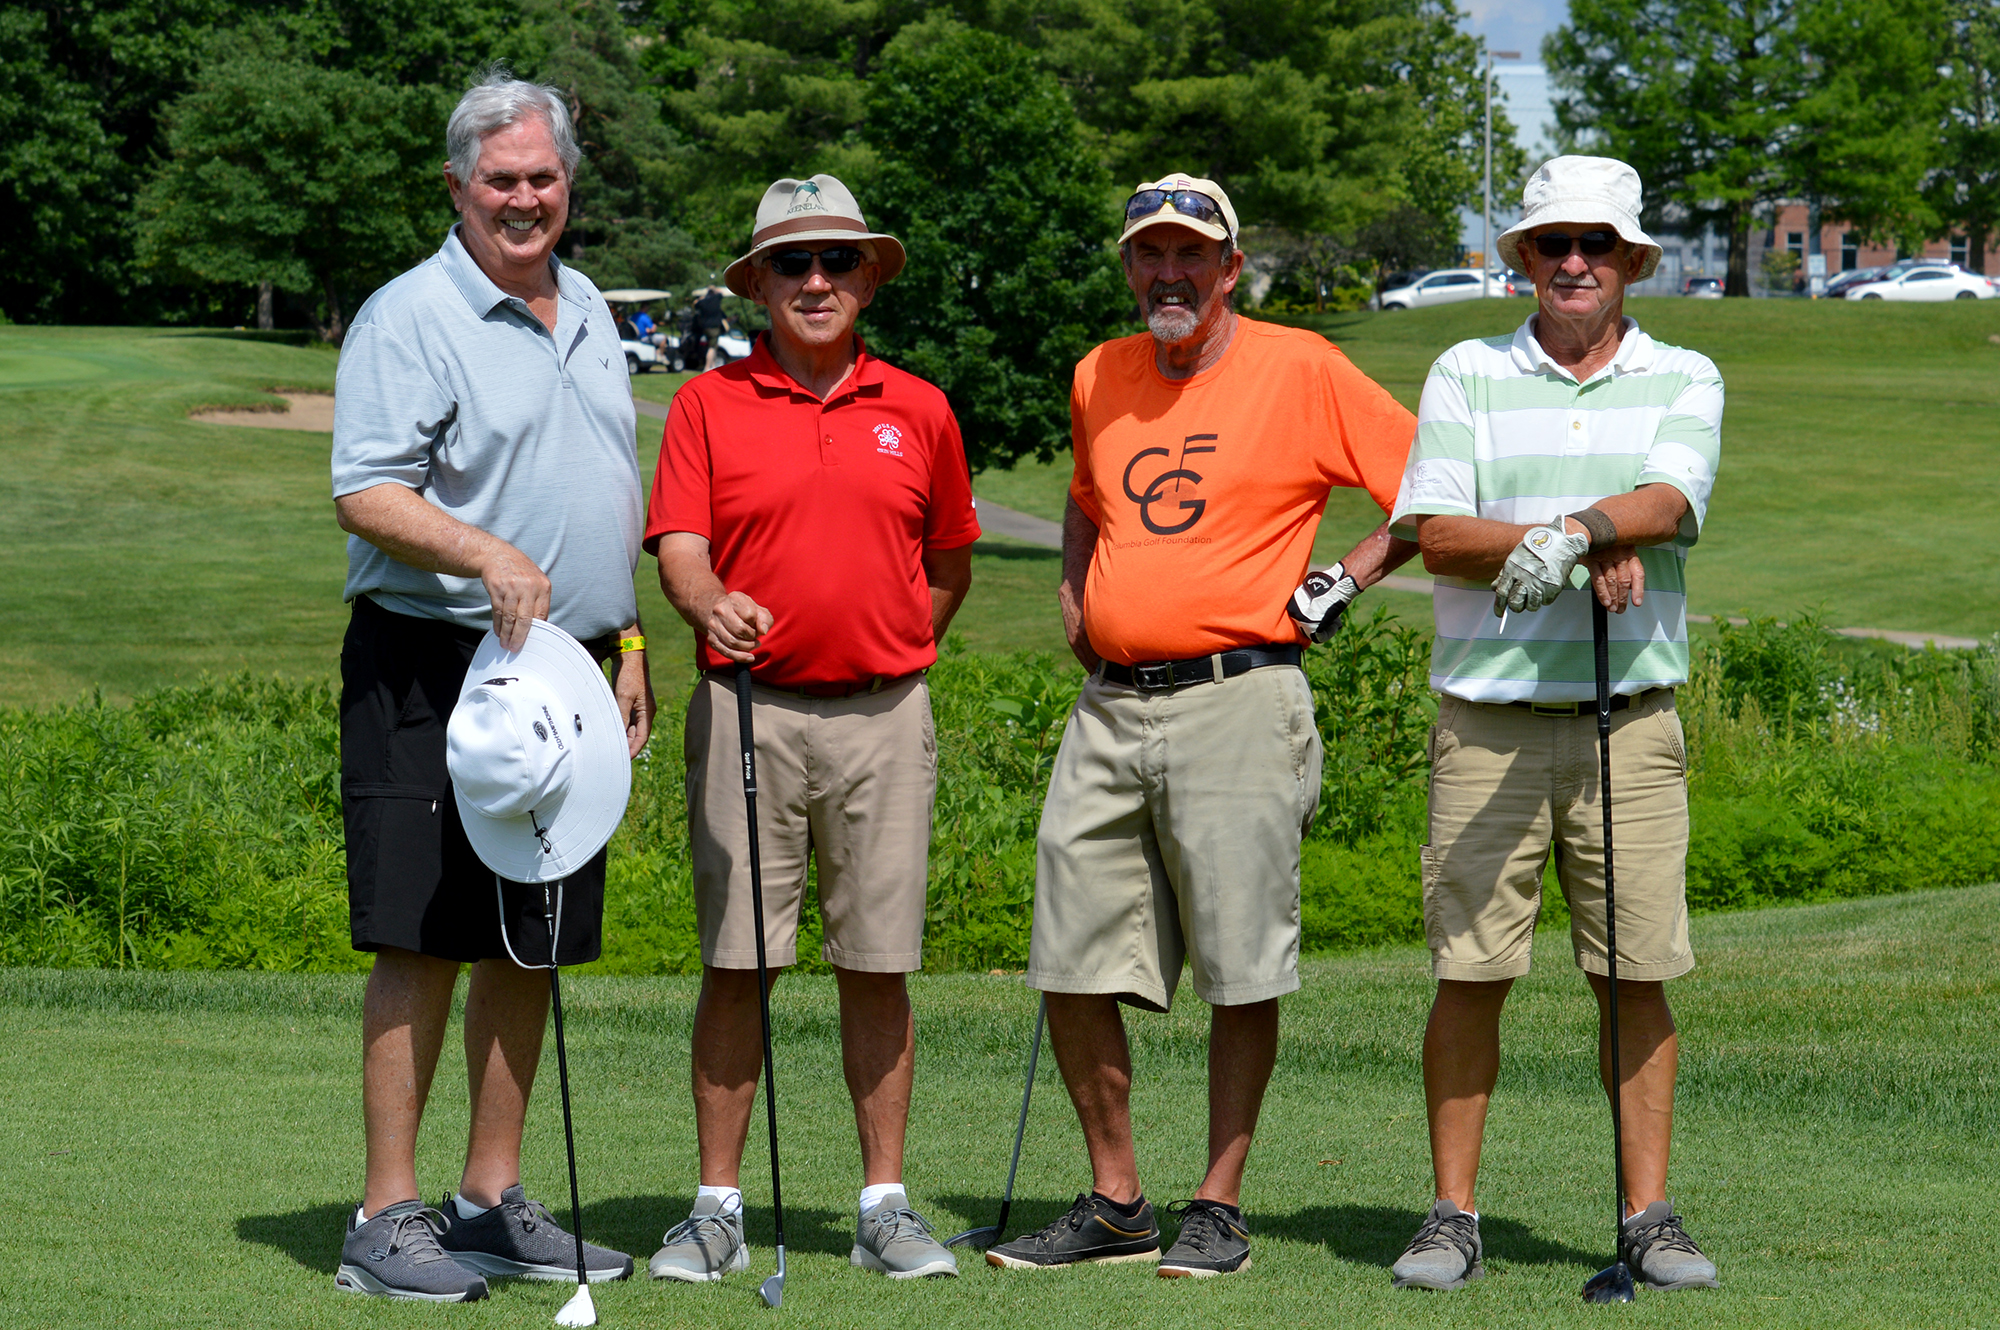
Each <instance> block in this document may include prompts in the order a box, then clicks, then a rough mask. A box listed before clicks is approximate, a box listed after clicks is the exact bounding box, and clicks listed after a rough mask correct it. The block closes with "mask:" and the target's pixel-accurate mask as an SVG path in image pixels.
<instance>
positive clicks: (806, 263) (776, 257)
mask: <svg viewBox="0 0 2000 1330" xmlns="http://www.w3.org/2000/svg"><path fill="white" fill-rule="evenodd" d="M867 257H868V256H867V255H866V254H863V253H862V252H861V251H860V250H859V249H857V248H855V247H854V246H853V245H835V246H834V247H833V248H831V249H822V250H819V251H817V252H815V251H813V250H810V249H781V250H779V251H778V252H777V253H775V254H772V255H771V256H770V257H769V258H767V259H766V260H765V262H766V263H768V264H770V265H771V271H772V272H774V273H776V274H778V276H780V277H803V276H805V275H806V274H807V273H809V272H811V271H812V266H813V260H814V259H818V260H819V266H820V267H821V268H822V269H824V270H825V271H826V272H827V273H828V274H833V273H843V272H853V271H854V270H855V269H856V268H859V267H860V266H861V262H862V260H863V259H865V258H867Z"/></svg>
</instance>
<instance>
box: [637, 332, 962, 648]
mask: <svg viewBox="0 0 2000 1330" xmlns="http://www.w3.org/2000/svg"><path fill="white" fill-rule="evenodd" d="M855 340H856V344H857V345H858V346H860V339H859V338H856V339H855ZM670 531H686V532H689V533H691V534H693V535H697V536H701V537H703V538H705V539H706V540H707V541H708V545H709V562H710V565H711V566H712V567H713V568H714V569H715V574H716V576H717V577H719V578H721V579H722V584H723V585H724V586H726V587H728V588H729V589H730V590H731V591H741V592H744V593H745V594H747V595H748V596H749V597H750V598H751V599H752V600H754V601H756V602H757V603H758V604H759V605H762V606H763V607H764V608H766V609H768V610H770V611H771V617H772V619H773V621H774V622H773V623H772V625H771V631H770V632H769V633H767V634H766V635H765V636H764V639H763V641H762V643H761V644H760V645H759V646H758V648H757V662H756V677H757V681H758V682H759V683H765V684H770V685H772V686H774V687H778V688H805V687H816V686H822V685H825V686H838V685H844V684H853V683H856V682H859V681H861V680H865V679H868V678H871V677H872V676H874V675H878V674H882V675H891V676H894V675H902V674H909V673H911V672H913V671H916V670H921V669H924V668H925V667H927V666H929V665H931V664H933V663H934V662H935V661H936V660H937V644H936V643H935V642H933V641H932V640H931V595H930V586H929V583H927V582H926V581H925V580H924V565H923V553H924V551H925V550H926V549H947V550H948V549H957V548H959V547H961V546H965V545H970V544H971V543H972V542H973V541H975V540H977V539H979V522H978V520H977V519H976V518H975V517H974V516H973V513H972V479H971V476H970V475H969V473H968V472H967V470H966V465H965V445H964V443H963V442H962V441H961V440H960V438H959V434H958V421H957V420H956V419H954V418H953V416H952V414H951V408H950V407H949V406H948V405H946V403H945V397H944V394H943V393H942V392H939V391H938V390H937V389H936V388H934V387H932V386H931V385H930V384H928V383H926V382H924V381H923V380H922V379H919V378H917V377H916V376H915V375H913V374H906V373H904V372H903V371H902V370H899V369H897V368H895V367H894V366H893V365H888V364H884V363H883V362H882V361H880V360H877V359H876V358H875V357H873V356H871V355H869V354H868V349H867V347H866V346H860V358H859V360H858V361H857V362H856V364H855V366H854V372H853V373H852V374H850V375H848V376H847V381H846V382H844V383H842V384H841V385H840V387H839V388H837V389H835V390H834V393H833V396H832V397H830V398H829V399H827V400H826V401H824V402H822V401H820V400H819V399H818V398H817V397H814V396H813V395H812V394H811V393H809V392H807V391H806V390H805V389H804V388H802V387H800V386H799V384H798V383H797V382H796V381H795V380H793V378H792V377H791V375H789V374H787V373H785V372H784V370H782V369H780V368H778V362H777V361H776V360H774V359H773V358H772V356H771V353H770V350H769V349H768V348H767V347H766V346H765V343H764V339H763V338H762V337H759V338H758V339H757V345H756V346H755V347H754V348H753V349H752V350H751V352H750V354H749V356H748V357H747V358H745V359H743V360H739V361H737V362H736V363H734V364H731V365H727V366H724V367H723V368H721V369H717V370H712V371H710V372H709V373H707V374H703V375H700V376H699V377H697V378H695V379H693V380H691V381H690V382H688V383H687V384H686V385H685V386H684V387H682V389H681V390H680V391H679V392H678V393H676V394H675V395H674V401H673V405H672V407H670V408H669V409H668V412H667V428H666V434H665V437H664V438H663V439H662V440H661V442H660V465H659V469H658V470H657V471H655V472H654V473H653V497H652V502H651V503H650V504H649V505H648V507H647V511H646V548H647V549H648V550H650V551H652V552H653V553H655V554H657V553H658V552H659V548H660V537H661V536H663V535H666V534H667V533H668V532H670ZM695 650H696V653H697V656H698V658H699V660H700V663H701V667H702V668H703V669H726V668H728V667H729V665H730V662H729V661H727V660H725V659H724V658H723V657H721V656H719V655H717V654H716V653H715V652H714V651H712V650H710V649H709V646H708V643H707V640H706V634H703V633H696V634H695Z"/></svg>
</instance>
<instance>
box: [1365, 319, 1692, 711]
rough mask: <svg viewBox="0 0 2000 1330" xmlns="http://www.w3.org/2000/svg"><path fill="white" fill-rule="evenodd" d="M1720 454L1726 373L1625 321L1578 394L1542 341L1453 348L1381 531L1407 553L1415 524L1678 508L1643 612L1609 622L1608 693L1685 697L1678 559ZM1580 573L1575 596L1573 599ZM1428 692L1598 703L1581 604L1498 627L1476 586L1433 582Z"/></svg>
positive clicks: (1649, 562)
mask: <svg viewBox="0 0 2000 1330" xmlns="http://www.w3.org/2000/svg"><path fill="white" fill-rule="evenodd" d="M1721 455H1722V375H1721V373H1720V372H1719V371H1717V369H1716V368H1715V364H1714V362H1712V361H1710V360H1709V359H1708V357H1706V356H1704V355H1700V354H1698V353H1696V352H1694V351H1686V350H1682V349H1681V348H1680V347H1677V346H1667V345H1665V344H1664V343H1661V342H1656V341H1654V340H1653V339H1652V338H1650V337H1648V336H1647V335H1646V334H1645V333H1643V332H1640V331H1639V325H1638V324H1637V323H1635V322H1634V321H1633V320H1631V319H1629V318H1628V319H1626V320H1625V335H1624V338H1623V340H1622V341H1621V342H1620V343H1619V346H1618V354H1617V355H1616V356H1615V357H1613V358H1612V361H1611V363H1610V364H1609V365H1607V366H1605V367H1604V368H1603V369H1601V370H1599V371H1598V372H1597V373H1595V374H1593V375H1591V376H1590V378H1589V379H1587V380H1585V381H1584V382H1582V383H1578V382H1577V380H1576V377H1575V376H1574V375H1573V374H1571V373H1570V372H1569V371H1568V370H1566V369H1564V368H1562V367H1561V366H1560V365H1558V364H1556V363H1555V361H1554V360H1552V359H1550V358H1549V356H1548V353H1547V352H1545V351H1543V350H1542V347H1541V344H1540V343H1538V342H1537V341H1536V340H1535V335H1534V316H1532V315H1531V316H1529V318H1528V320H1527V321H1526V322H1524V323H1522V325H1521V326H1520V327H1519V328H1518V329H1516V330H1515V332H1514V335H1513V336H1512V337H1489V338H1484V339H1481V340H1478V341H1471V342H1460V343H1459V344H1458V345H1457V346H1454V347H1452V348H1451V349H1450V350H1449V351H1447V352H1445V353H1444V354H1443V355H1442V356H1439V357H1438V359H1437V363H1436V364H1434V365H1432V366H1431V372H1430V377H1429V379H1428V380H1427V381H1426V382H1425V384H1424V395H1423V401H1422V403H1421V404H1420V405H1419V406H1418V408H1417V441H1416V443H1415V445H1414V446H1412V447H1411V449H1410V460H1409V462H1408V463H1407V464H1406V466H1405V467H1404V471H1403V487H1402V490H1401V491H1400V492H1399V493H1398V494H1397V496H1396V507H1395V510H1394V512H1393V513H1392V514H1391V517H1390V522H1391V524H1392V528H1393V530H1394V532H1395V534H1396V535H1398V536H1401V537H1403V538H1404V539H1405V540H1414V539H1416V524H1415V523H1414V522H1412V521H1411V520H1410V519H1411V518H1413V517H1416V516H1420V515H1423V514H1433V513H1437V514H1455V515H1458V516H1463V517H1485V518H1491V519H1492V520H1494V521H1498V522H1514V523H1534V522H1546V521H1548V520H1549V519H1550V518H1553V517H1558V516H1560V515H1562V514H1564V513H1572V512H1575V511H1576V510H1578V509H1579V508H1587V507H1589V506H1590V505H1591V504H1593V503H1595V502H1596V501H1597V500H1599V499H1602V498H1605V497H1606V496H1608V495H1612V494H1624V493H1628V492H1629V491H1631V490H1635V489H1637V488H1638V487H1639V486H1641V485H1649V484H1653V483H1655V482H1659V483H1664V484H1668V485H1672V486H1673V487H1674V488H1675V489H1677V490H1679V491H1680V492H1681V493H1682V494H1685V495H1686V496H1687V500H1688V513H1687V516H1686V517H1684V518H1683V519H1682V520H1681V529H1680V532H1679V534H1678V535H1677V536H1676V537H1675V538H1674V540H1673V541H1671V542H1669V543H1666V544H1661V545H1653V546H1648V547H1646V548H1644V549H1641V550H1640V551H1639V558H1640V560H1641V562H1642V563H1643V564H1644V565H1645V570H1646V603H1645V604H1644V605H1635V606H1631V607H1629V608H1627V609H1626V611H1625V613H1623V614H1614V615H1612V616H1611V678H1612V685H1611V688H1612V691H1613V692H1614V693H1637V692H1642V691H1644V690H1645V689H1648V688H1657V687H1659V686H1661V685H1663V684H1678V683H1684V682H1686V680H1687V672H1688V638H1687V574H1686V565H1687V552H1688V549H1689V547H1690V546H1692V545H1693V544H1694V543H1695V541H1696V539H1697V538H1699V536H1700V534H1701V522H1702V517H1703V516H1704V514H1706V512H1707V511H1708V495H1709V491H1710V489H1711V488H1712V487H1713V486H1714V484H1715V471H1716V467H1717V466H1718V465H1719V464H1720V461H1721ZM1582 580H1583V579H1582V575H1581V573H1580V572H1579V574H1578V575H1577V577H1576V578H1575V579H1573V585H1580V584H1581V582H1582ZM1435 604H1436V609H1435V613H1436V616H1437V641H1436V644H1435V645H1434V646H1433V648H1432V650H1431V687H1433V688H1435V689H1437V690H1438V691H1439V692H1443V693H1449V694H1451V695H1452V696H1453V697H1461V698H1464V699H1466V700H1467V701H1471V702H1520V701H1531V702H1583V701H1588V700H1590V699H1591V698H1594V697H1595V696H1596V695H1597V689H1596V684H1595V678H1596V670H1595V666H1594V664H1593V661H1592V650H1591V636H1590V600H1589V592H1588V591H1587V590H1575V591H1568V592H1565V593H1563V595H1562V596H1560V597H1558V598H1557V600H1556V602H1555V604H1553V605H1550V606H1548V607H1546V608H1544V609H1542V610H1539V611H1537V612H1535V613H1532V614H1511V613H1510V614H1509V615H1508V616H1507V617H1506V620H1505V622H1504V625H1503V622H1502V620H1500V619H1498V618H1495V617H1494V614H1493V589H1492V588H1491V587H1490V586H1489V585H1487V584H1486V583H1484V582H1472V581H1467V580H1465V579H1464V578H1458V577H1440V578H1438V579H1437V586H1436V600H1435Z"/></svg>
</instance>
